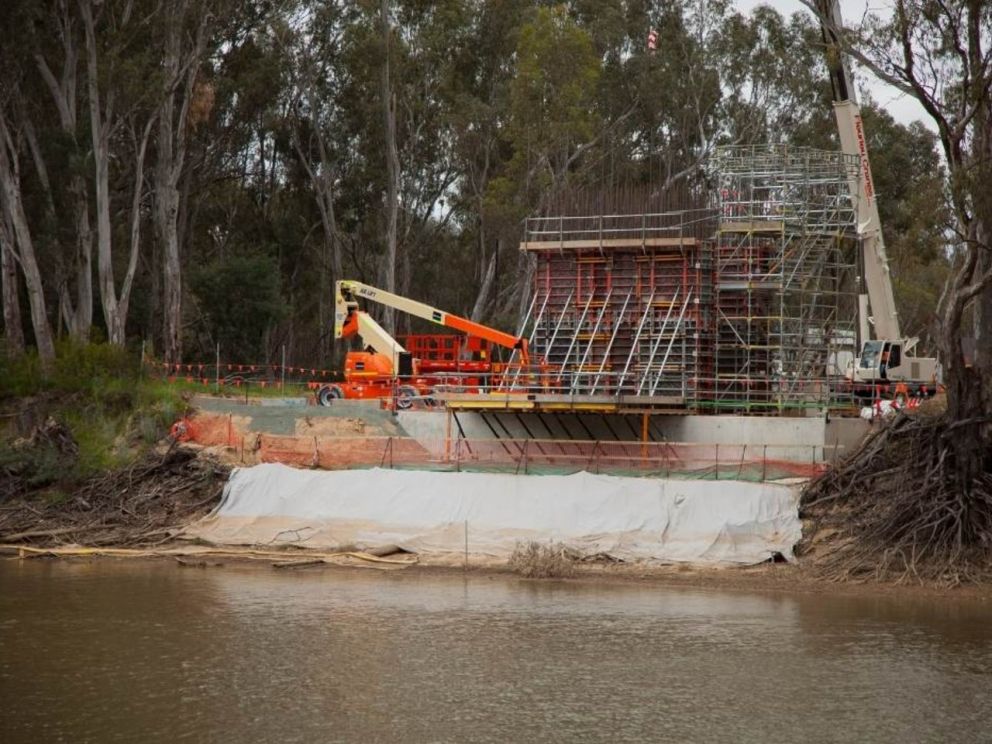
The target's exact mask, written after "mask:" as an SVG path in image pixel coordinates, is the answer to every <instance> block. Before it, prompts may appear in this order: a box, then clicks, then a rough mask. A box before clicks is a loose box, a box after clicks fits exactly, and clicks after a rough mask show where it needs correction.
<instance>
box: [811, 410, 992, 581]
mask: <svg viewBox="0 0 992 744" xmlns="http://www.w3.org/2000/svg"><path fill="white" fill-rule="evenodd" d="M984 423H985V422H984V421H980V420H978V419H974V420H969V421H955V422H949V421H948V420H947V419H946V418H945V417H944V416H930V415H925V414H919V415H906V414H900V415H898V416H897V417H896V418H894V419H893V420H892V421H890V422H887V423H885V424H884V425H883V426H882V428H881V429H880V430H879V431H878V432H876V433H875V434H874V435H873V436H872V437H870V438H869V439H868V440H867V441H866V442H865V443H864V445H863V446H862V447H861V448H860V449H859V450H858V451H857V452H856V453H855V454H854V455H852V456H851V457H850V458H848V459H847V460H846V461H844V462H841V463H840V464H838V466H837V467H835V468H832V469H831V470H829V471H827V472H826V473H824V474H823V475H822V476H820V478H818V479H817V480H816V481H814V482H813V483H811V484H810V485H809V487H808V488H807V489H806V491H805V492H804V493H803V496H802V500H801V507H800V514H801V516H802V517H803V519H804V520H807V529H806V530H804V538H803V541H802V543H800V546H799V554H800V555H804V556H806V557H807V560H808V562H809V563H810V564H811V565H812V566H813V567H814V568H815V570H816V571H817V572H818V573H820V574H821V575H823V576H824V577H825V578H828V579H834V580H895V581H897V582H904V581H913V582H919V583H936V584H940V585H944V586H954V585H959V584H963V583H972V582H979V581H989V580H992V472H990V470H992V468H990V460H992V458H990V453H988V452H985V453H982V452H981V450H978V452H979V456H978V457H977V458H973V459H972V461H971V465H974V464H975V462H977V463H978V468H977V469H973V470H972V472H973V473H975V474H974V475H973V476H967V475H965V473H967V467H968V466H967V465H966V464H963V463H962V462H961V459H962V458H961V457H960V453H961V452H962V449H968V448H967V447H965V448H962V446H961V445H962V444H965V443H964V442H962V441H961V440H959V439H958V437H961V436H968V437H975V436H976V435H975V431H976V428H977V426H978V425H979V424H984ZM970 449H971V451H972V453H973V452H974V451H975V449H976V448H975V447H974V446H972V447H971V448H970Z"/></svg>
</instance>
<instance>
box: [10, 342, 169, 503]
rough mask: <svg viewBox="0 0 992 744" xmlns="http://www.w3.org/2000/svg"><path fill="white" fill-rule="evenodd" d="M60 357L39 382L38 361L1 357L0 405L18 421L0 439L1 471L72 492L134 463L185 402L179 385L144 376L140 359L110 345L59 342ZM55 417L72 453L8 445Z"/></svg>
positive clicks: (38, 485)
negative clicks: (18, 426) (70, 441)
mask: <svg viewBox="0 0 992 744" xmlns="http://www.w3.org/2000/svg"><path fill="white" fill-rule="evenodd" d="M57 354H58V356H57V359H56V362H55V365H54V367H53V368H52V370H51V372H50V374H49V375H47V376H44V377H43V376H42V373H41V365H40V363H39V361H38V358H37V355H36V354H34V353H28V354H26V355H25V356H23V357H21V358H20V359H15V360H11V359H8V358H6V357H3V358H0V402H3V403H4V405H5V407H8V408H10V409H11V410H12V411H14V412H15V414H16V415H17V416H20V413H23V412H26V413H28V414H30V415H28V416H25V417H24V423H23V424H22V425H21V429H22V430H20V431H12V432H11V436H10V437H9V439H8V441H6V442H2V441H0V470H2V471H4V472H6V473H8V474H12V475H16V477H18V478H19V480H20V482H21V483H23V484H24V485H25V486H26V487H28V488H29V489H31V490H40V489H42V488H45V487H49V486H54V485H58V486H60V487H70V488H71V486H72V485H73V484H74V483H78V482H79V481H81V480H83V479H85V478H86V477H88V476H91V475H93V474H94V473H98V472H102V471H107V470H113V469H115V468H119V467H123V466H125V465H128V464H129V463H131V462H133V461H134V460H135V459H137V458H138V457H141V456H142V455H144V453H145V452H146V451H147V450H148V449H149V448H150V447H152V446H153V445H154V444H155V443H157V442H158V441H160V440H161V439H162V438H163V437H165V436H166V435H167V434H168V433H169V427H170V426H172V424H173V423H174V422H175V421H176V420H177V419H179V418H180V417H182V415H183V414H184V413H185V411H186V408H187V402H186V400H187V398H188V396H184V392H183V390H182V389H181V388H179V387H177V386H176V385H172V384H169V383H167V382H165V381H163V380H157V379H152V378H149V377H147V376H146V375H145V374H144V372H143V370H142V368H141V364H140V360H139V358H138V355H137V354H136V353H133V352H129V351H128V350H126V349H122V348H120V347H116V346H111V345H109V344H88V345H80V344H73V343H70V342H67V341H60V342H59V343H58V345H57ZM48 418H52V419H54V420H55V421H58V422H60V423H62V424H65V426H66V427H67V428H68V430H69V432H70V433H71V437H72V439H73V440H74V442H75V444H76V445H77V446H76V448H74V449H73V451H72V452H66V451H64V450H62V451H60V450H59V449H58V448H55V447H51V446H48V445H45V444H44V443H43V442H42V443H35V445H34V446H31V447H25V446H19V447H18V448H17V449H16V451H15V448H14V447H13V446H11V445H13V443H14V440H15V439H16V438H17V436H18V435H19V436H21V437H28V436H30V435H31V434H32V432H31V431H29V430H26V429H25V427H27V426H34V425H35V423H34V422H37V423H38V424H40V422H42V421H45V420H47V419H48Z"/></svg>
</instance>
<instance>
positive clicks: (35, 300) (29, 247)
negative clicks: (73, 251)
mask: <svg viewBox="0 0 992 744" xmlns="http://www.w3.org/2000/svg"><path fill="white" fill-rule="evenodd" d="M0 197H2V198H0V202H2V206H3V211H4V217H3V219H5V220H6V221H7V223H8V224H9V225H10V226H11V232H12V233H13V242H14V244H15V245H16V246H17V250H16V253H15V254H14V255H15V257H16V259H17V262H18V263H19V264H20V266H21V271H22V273H23V274H24V284H25V287H26V288H27V291H28V303H29V306H30V307H31V327H32V329H33V330H34V342H35V345H36V346H37V348H38V356H39V357H40V358H41V362H42V365H43V367H44V368H45V369H46V370H47V369H49V368H50V367H51V364H52V362H54V360H55V343H54V342H53V340H52V326H51V323H49V321H48V309H47V308H46V307H45V291H44V287H43V285H42V281H41V271H40V270H39V269H38V261H37V258H36V256H35V250H34V242H33V241H32V238H31V229H30V227H29V226H28V219H27V215H26V214H25V213H24V203H23V202H22V200H21V178H20V165H19V163H18V157H17V151H16V149H15V148H14V142H13V139H12V138H11V136H10V130H9V129H8V128H7V122H6V119H5V118H4V115H3V113H2V112H0Z"/></svg>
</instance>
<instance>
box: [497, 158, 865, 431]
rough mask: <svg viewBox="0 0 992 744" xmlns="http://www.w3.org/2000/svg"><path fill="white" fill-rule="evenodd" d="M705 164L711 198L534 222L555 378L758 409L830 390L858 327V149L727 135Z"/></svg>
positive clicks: (632, 396)
mask: <svg viewBox="0 0 992 744" xmlns="http://www.w3.org/2000/svg"><path fill="white" fill-rule="evenodd" d="M709 174H710V177H711V182H712V184H713V189H712V191H711V193H710V200H711V203H710V206H708V207H705V208H695V209H683V210H672V211H666V212H658V213H651V214H595V215H587V216H564V215H553V216H545V217H535V218H531V219H529V220H527V223H526V226H525V233H526V234H525V237H524V241H523V243H522V244H521V249H522V250H524V251H525V252H527V253H529V254H531V255H533V256H534V257H535V261H536V266H535V272H534V277H535V278H534V295H533V298H532V302H531V305H530V307H531V311H530V313H529V318H528V320H529V322H528V323H527V326H528V328H529V337H530V339H531V343H532V347H533V351H534V352H535V354H536V355H538V356H541V357H543V358H544V360H545V361H546V363H547V369H549V370H552V372H550V374H551V375H553V377H552V379H551V384H550V385H549V384H548V382H547V380H545V381H544V382H543V383H542V390H543V391H544V392H552V393H556V394H561V395H568V396H571V397H573V398H574V397H575V396H585V397H587V398H590V399H591V398H594V397H602V396H614V397H615V398H617V399H620V398H624V399H626V400H627V402H628V403H629V404H630V405H632V406H637V405H641V406H644V405H654V406H672V407H680V408H685V409H689V410H721V411H738V412H755V413H760V412H785V411H793V410H799V409H804V408H820V407H823V406H827V405H830V404H831V402H832V401H834V400H835V398H836V394H835V391H834V389H833V388H834V387H836V386H835V385H834V382H836V381H837V380H839V379H840V377H841V375H842V374H843V371H844V368H845V367H846V365H847V361H848V360H849V359H853V355H854V346H855V339H856V337H855V326H856V317H857V298H856V276H855V256H856V251H857V247H858V245H857V235H856V224H855V204H854V200H853V198H852V196H851V194H850V191H849V186H848V184H849V183H850V180H849V179H850V178H851V176H852V174H853V177H854V178H855V179H856V178H857V174H858V162H857V158H854V157H849V156H845V155H842V154H840V153H834V152H826V151H820V150H812V149H809V148H789V147H785V146H760V147H724V148H719V149H718V150H717V151H716V153H715V155H714V156H713V158H712V159H711V161H710V164H709ZM528 379H532V378H524V379H522V378H521V377H520V376H519V375H518V376H516V377H515V378H514V380H513V384H512V385H511V386H510V387H511V389H517V388H518V387H521V386H523V385H524V384H525V383H526V382H527V380H528Z"/></svg>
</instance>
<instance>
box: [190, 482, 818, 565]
mask: <svg viewBox="0 0 992 744" xmlns="http://www.w3.org/2000/svg"><path fill="white" fill-rule="evenodd" d="M796 505H797V492H796V491H795V490H794V489H793V488H791V487H789V486H785V485H777V484H771V483H746V482H742V481H701V480H696V481H681V480H662V479H654V478H621V477H616V476H609V475H592V474H590V473H577V474H575V475H564V476H558V475H504V474H493V473H436V472H429V471H413V470H379V469H375V470H339V471H321V470H296V469H293V468H289V467H286V466H284V465H257V466H255V467H251V468H241V469H238V470H235V471H234V472H233V473H232V474H231V478H230V481H229V482H228V484H227V486H226V488H225V490H224V495H223V498H222V500H221V503H220V505H219V506H218V507H217V509H216V510H215V511H214V512H213V513H212V514H211V515H209V516H208V517H206V518H205V519H203V520H202V521H200V522H199V523H197V524H196V525H194V526H193V527H191V528H190V529H189V530H188V531H187V535H188V536H190V537H199V538H202V539H205V540H209V541H211V542H213V543H218V544H227V545H259V544H265V545H272V544H297V545H302V546H306V547H312V548H324V549H327V548H336V547H339V546H342V545H364V546H371V545H384V544H395V545H398V546H400V547H402V548H404V549H406V550H410V551H413V552H417V553H421V554H443V553H462V552H463V551H464V550H465V528H466V522H467V523H468V541H469V546H468V549H469V552H470V553H472V554H474V555H480V554H481V555H486V556H490V557H493V558H506V557H508V556H509V555H510V554H511V553H512V552H513V549H514V547H515V546H516V544H517V543H518V542H521V541H528V540H538V541H549V540H553V541H561V542H563V543H565V544H566V545H568V546H570V547H572V548H574V549H576V550H578V551H580V552H582V553H583V554H594V553H606V554H608V555H611V556H613V557H615V558H620V559H623V560H650V561H659V562H692V563H701V564H710V565H715V564H734V563H736V564H747V563H758V562H760V561H764V560H767V559H768V558H769V557H771V556H772V555H773V554H774V553H781V554H782V555H783V556H785V557H787V558H791V556H792V546H793V545H794V544H795V543H796V542H798V540H799V538H800V532H801V527H800V522H799V516H798V513H797V506H796Z"/></svg>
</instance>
